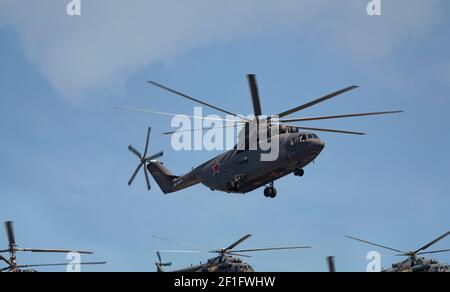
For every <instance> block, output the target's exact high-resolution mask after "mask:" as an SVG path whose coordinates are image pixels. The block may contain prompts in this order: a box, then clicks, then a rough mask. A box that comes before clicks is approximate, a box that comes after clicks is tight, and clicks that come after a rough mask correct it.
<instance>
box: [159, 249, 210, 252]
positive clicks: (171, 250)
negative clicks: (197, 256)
mask: <svg viewBox="0 0 450 292" xmlns="http://www.w3.org/2000/svg"><path fill="white" fill-rule="evenodd" d="M160 252H171V253H203V252H204V251H198V250H174V249H165V250H164V249H163V250H160Z"/></svg>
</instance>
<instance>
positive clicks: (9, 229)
mask: <svg viewBox="0 0 450 292" xmlns="http://www.w3.org/2000/svg"><path fill="white" fill-rule="evenodd" d="M5 228H6V235H7V237H8V243H9V249H12V248H14V247H15V246H16V238H15V236H14V223H13V222H12V221H7V222H5Z"/></svg>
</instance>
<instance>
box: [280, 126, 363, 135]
mask: <svg viewBox="0 0 450 292" xmlns="http://www.w3.org/2000/svg"><path fill="white" fill-rule="evenodd" d="M286 126H289V127H294V128H297V129H299V130H306V131H318V132H329V133H338V134H348V135H359V136H364V135H366V134H367V133H361V132H353V131H344V130H336V129H325V128H311V127H299V126H292V125H286Z"/></svg>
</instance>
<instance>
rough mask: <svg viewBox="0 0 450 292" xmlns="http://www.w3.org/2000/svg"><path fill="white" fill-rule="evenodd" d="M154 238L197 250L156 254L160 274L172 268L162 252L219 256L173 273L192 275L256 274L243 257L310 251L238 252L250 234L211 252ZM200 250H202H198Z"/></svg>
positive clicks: (273, 249)
mask: <svg viewBox="0 0 450 292" xmlns="http://www.w3.org/2000/svg"><path fill="white" fill-rule="evenodd" d="M153 237H154V238H158V239H161V240H165V241H169V242H173V243H176V244H179V245H184V246H188V247H190V248H195V249H197V250H161V251H157V252H156V254H157V256H158V262H157V263H156V264H155V265H156V269H157V271H158V272H164V267H168V266H171V265H172V263H163V262H162V259H161V252H174V253H202V252H203V253H214V254H218V256H216V257H214V258H211V259H209V260H208V261H207V262H206V263H200V265H196V266H191V267H188V268H184V269H180V270H176V271H171V272H176V273H191V272H240V273H245V272H254V269H253V267H252V266H250V265H249V264H248V263H245V262H243V261H242V259H241V258H242V257H244V258H250V256H249V255H246V253H249V252H265V251H275V250H297V249H309V248H311V247H310V246H293V247H271V248H257V249H242V250H236V249H235V248H236V247H237V246H238V245H240V244H241V243H242V242H244V241H246V240H247V239H249V238H250V237H251V235H250V234H247V235H245V236H244V237H242V238H241V239H239V240H238V241H236V242H235V243H233V244H232V245H230V246H229V247H227V248H222V249H214V250H210V249H207V248H204V247H200V246H195V245H190V244H184V243H179V242H175V241H172V240H170V239H166V238H163V237H159V236H153ZM198 249H200V250H201V251H200V250H198Z"/></svg>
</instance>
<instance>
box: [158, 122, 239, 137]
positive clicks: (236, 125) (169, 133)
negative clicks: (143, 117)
mask: <svg viewBox="0 0 450 292" xmlns="http://www.w3.org/2000/svg"><path fill="white" fill-rule="evenodd" d="M239 126H242V125H238V124H234V125H228V126H220V127H209V128H200V129H191V130H176V131H170V132H164V133H162V134H163V135H173V134H175V133H183V132H198V131H209V130H214V129H225V128H233V127H239Z"/></svg>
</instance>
